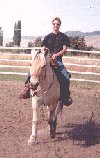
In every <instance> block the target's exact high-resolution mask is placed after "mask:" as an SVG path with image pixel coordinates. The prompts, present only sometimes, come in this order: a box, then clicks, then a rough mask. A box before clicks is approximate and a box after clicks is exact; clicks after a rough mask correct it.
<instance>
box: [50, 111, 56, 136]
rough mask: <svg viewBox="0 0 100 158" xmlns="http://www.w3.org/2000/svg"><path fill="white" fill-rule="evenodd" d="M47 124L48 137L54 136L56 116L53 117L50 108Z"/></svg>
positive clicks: (53, 113)
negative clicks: (48, 128)
mask: <svg viewBox="0 0 100 158" xmlns="http://www.w3.org/2000/svg"><path fill="white" fill-rule="evenodd" d="M48 124H49V126H50V137H51V138H55V132H56V126H57V117H55V111H54V110H50V115H49V118H48Z"/></svg>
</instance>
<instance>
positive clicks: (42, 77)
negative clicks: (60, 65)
mask: <svg viewBox="0 0 100 158" xmlns="http://www.w3.org/2000/svg"><path fill="white" fill-rule="evenodd" d="M51 69H52V68H51ZM44 71H45V73H44V75H43V76H42V75H40V76H38V75H36V74H31V75H30V77H31V76H36V77H38V78H39V83H40V82H41V81H42V80H44V79H45V78H46V72H47V69H45V70H44ZM52 72H53V74H52V82H51V83H50V84H49V86H48V87H47V89H46V90H45V91H44V92H43V93H42V94H38V90H37V89H36V90H33V89H32V88H31V87H30V89H31V90H32V95H31V96H32V97H34V96H37V97H42V96H44V95H45V94H47V93H48V91H49V90H50V89H51V87H52V85H53V83H54V71H53V70H52Z"/></svg>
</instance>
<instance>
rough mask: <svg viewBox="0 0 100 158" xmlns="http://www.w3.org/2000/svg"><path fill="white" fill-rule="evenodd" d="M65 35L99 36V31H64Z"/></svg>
mask: <svg viewBox="0 0 100 158" xmlns="http://www.w3.org/2000/svg"><path fill="white" fill-rule="evenodd" d="M65 34H67V35H68V36H73V37H74V36H95V35H97V36H98V35H100V31H93V32H81V31H66V32H65Z"/></svg>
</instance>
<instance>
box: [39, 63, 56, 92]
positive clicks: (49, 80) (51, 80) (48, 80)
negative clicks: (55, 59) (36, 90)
mask: <svg viewBox="0 0 100 158" xmlns="http://www.w3.org/2000/svg"><path fill="white" fill-rule="evenodd" d="M55 81H56V75H55V73H54V71H53V70H52V68H51V67H50V66H48V67H47V71H46V77H45V79H44V80H43V81H42V82H41V89H47V88H48V87H49V86H51V85H52V84H55Z"/></svg>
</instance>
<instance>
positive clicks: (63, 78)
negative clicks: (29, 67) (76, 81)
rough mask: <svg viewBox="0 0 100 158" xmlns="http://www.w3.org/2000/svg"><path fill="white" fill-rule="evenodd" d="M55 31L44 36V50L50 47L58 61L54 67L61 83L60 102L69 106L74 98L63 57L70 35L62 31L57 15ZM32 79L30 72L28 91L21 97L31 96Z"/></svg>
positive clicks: (68, 44)
mask: <svg viewBox="0 0 100 158" xmlns="http://www.w3.org/2000/svg"><path fill="white" fill-rule="evenodd" d="M52 26H53V32H51V33H49V34H48V35H47V36H45V37H44V40H43V42H42V50H45V49H49V52H50V54H51V59H52V60H53V61H54V62H55V63H56V65H57V66H56V67H54V68H53V69H54V72H55V74H56V76H57V79H58V81H59V83H60V98H59V100H60V102H61V104H62V105H65V106H69V105H71V104H72V102H73V101H72V98H71V97H70V90H69V86H70V78H71V75H70V73H69V72H68V71H67V70H66V68H65V66H64V65H63V63H62V57H63V55H64V54H65V53H66V52H67V47H70V40H69V37H68V36H67V35H66V34H64V33H62V32H60V31H59V29H60V26H61V20H60V18H59V17H55V18H54V19H53V20H52ZM29 81H30V73H29V74H28V78H27V80H26V82H25V85H26V89H27V90H26V91H25V92H26V93H24V95H21V97H20V98H25V99H26V98H30V92H29V86H28V82H29Z"/></svg>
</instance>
